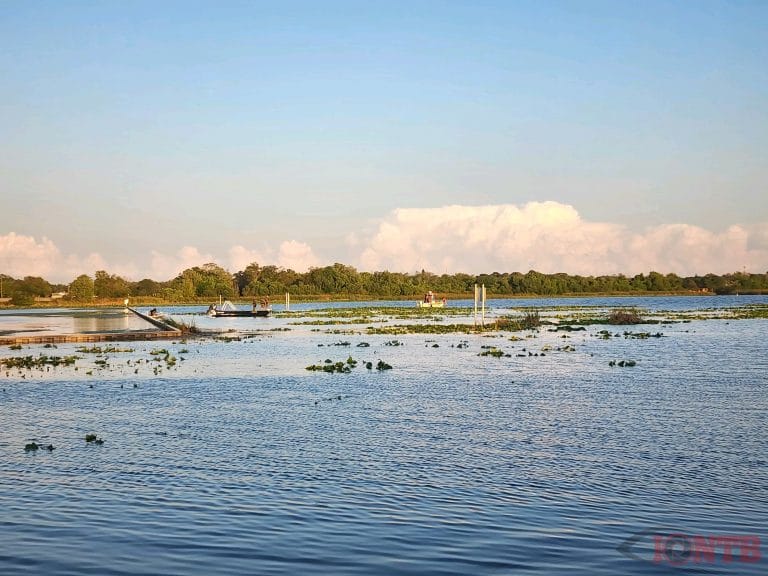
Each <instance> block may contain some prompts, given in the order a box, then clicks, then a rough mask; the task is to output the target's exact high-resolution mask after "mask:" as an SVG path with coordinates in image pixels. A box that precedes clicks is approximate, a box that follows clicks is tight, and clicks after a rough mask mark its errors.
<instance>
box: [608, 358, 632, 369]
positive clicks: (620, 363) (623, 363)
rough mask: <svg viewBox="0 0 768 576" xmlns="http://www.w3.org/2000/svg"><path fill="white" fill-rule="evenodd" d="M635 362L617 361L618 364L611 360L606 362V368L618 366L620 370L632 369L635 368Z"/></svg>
mask: <svg viewBox="0 0 768 576" xmlns="http://www.w3.org/2000/svg"><path fill="white" fill-rule="evenodd" d="M636 365H637V362H635V361H634V360H619V361H618V362H617V361H616V360H611V361H610V362H608V366H610V367H611V368H613V367H614V366H618V367H620V368H632V367H633V366H636Z"/></svg>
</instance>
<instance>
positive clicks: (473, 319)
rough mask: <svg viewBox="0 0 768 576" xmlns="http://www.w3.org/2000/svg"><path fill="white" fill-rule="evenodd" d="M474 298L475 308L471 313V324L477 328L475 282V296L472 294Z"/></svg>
mask: <svg viewBox="0 0 768 576" xmlns="http://www.w3.org/2000/svg"><path fill="white" fill-rule="evenodd" d="M474 299H475V300H474V301H475V309H474V312H473V313H472V324H474V326H475V328H477V284H475V296H474Z"/></svg>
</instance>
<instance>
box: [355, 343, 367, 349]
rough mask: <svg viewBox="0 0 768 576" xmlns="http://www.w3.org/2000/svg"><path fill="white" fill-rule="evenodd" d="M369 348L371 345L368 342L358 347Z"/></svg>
mask: <svg viewBox="0 0 768 576" xmlns="http://www.w3.org/2000/svg"><path fill="white" fill-rule="evenodd" d="M369 346H370V344H368V342H360V343H359V344H358V345H357V347H358V348H368V347H369Z"/></svg>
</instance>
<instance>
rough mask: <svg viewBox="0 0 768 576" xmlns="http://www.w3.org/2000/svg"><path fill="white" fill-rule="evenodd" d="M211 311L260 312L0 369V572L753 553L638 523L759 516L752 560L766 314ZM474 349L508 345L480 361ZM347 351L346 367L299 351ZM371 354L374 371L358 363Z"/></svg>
mask: <svg viewBox="0 0 768 576" xmlns="http://www.w3.org/2000/svg"><path fill="white" fill-rule="evenodd" d="M713 300H714V299H713ZM722 301H723V300H720V301H719V302H722ZM701 303H702V300H701V299H687V301H686V303H685V304H684V305H681V306H679V307H678V308H675V307H673V306H672V305H668V306H666V307H664V306H659V305H658V300H650V299H645V300H642V301H641V302H640V304H638V305H641V306H645V307H646V308H648V309H666V310H673V309H674V310H677V309H686V310H690V309H696V307H697V306H701V307H702V308H704V307H709V305H706V306H702V305H701ZM584 304H585V301H578V300H574V299H568V300H567V302H566V303H565V304H564V305H576V306H578V305H584ZM545 305H550V306H552V305H555V306H559V305H561V304H560V303H559V302H558V303H554V304H553V303H552V302H551V301H547V302H543V301H539V304H538V306H545ZM588 305H596V306H611V305H613V304H612V303H611V302H596V303H595V302H588ZM622 305H623V304H622ZM729 305H736V304H734V303H731V304H729ZM510 306H520V304H519V302H518V301H514V303H512V304H510ZM654 306H656V308H653V307H654ZM177 312H179V313H182V312H184V311H183V310H177ZM201 321H203V319H201ZM204 321H208V320H207V319H205V320H204ZM226 322H234V323H235V324H233V325H232V326H233V327H238V326H240V327H242V326H243V324H242V323H243V322H250V324H249V325H248V327H249V328H253V327H257V328H259V329H263V330H265V331H264V332H262V333H260V334H253V335H251V336H252V337H243V338H242V339H240V340H235V341H231V342H227V341H222V340H217V339H203V340H190V341H188V342H184V343H182V342H175V343H172V342H160V343H158V342H151V343H149V342H148V343H143V342H138V343H136V342H132V343H130V344H129V346H130V347H131V349H132V351H131V352H127V351H123V352H114V353H110V354H106V355H104V357H106V359H107V365H106V366H104V367H102V368H98V369H91V368H89V366H92V364H93V361H94V359H95V358H96V356H94V355H93V354H90V355H89V354H80V356H82V357H83V358H82V360H79V361H78V369H77V370H75V369H74V368H72V367H57V368H50V369H48V370H45V369H44V370H32V371H26V372H21V371H14V370H7V371H4V372H3V374H2V375H0V384H1V385H2V392H0V402H1V404H0V406H1V409H0V573H1V574H126V575H128V574H131V575H134V574H137V575H138V574H200V575H202V574H206V575H207V574H457V575H458V574H549V573H552V574H565V573H568V574H584V575H587V574H606V575H607V574H666V573H670V572H675V571H680V572H683V573H686V574H694V573H695V574H722V573H739V574H764V573H765V572H766V561H765V560H764V559H763V560H761V561H760V562H758V563H744V562H736V561H734V562H731V563H724V562H723V560H722V557H721V556H722V555H721V554H718V558H717V559H716V561H715V562H714V563H699V564H693V563H692V562H688V563H687V564H686V565H685V566H683V567H682V568H673V567H671V566H670V565H669V564H668V563H666V562H662V563H654V562H653V561H652V559H653V549H652V546H653V540H652V536H649V535H650V534H653V533H662V534H669V533H674V532H681V533H686V534H691V535H693V534H702V535H732V534H742V535H757V536H759V537H760V538H761V542H762V552H763V555H765V552H766V550H765V546H766V544H765V542H766V537H768V534H766V530H765V527H766V525H768V474H767V473H766V470H767V468H766V464H767V461H768V448H766V446H768V432H767V431H766V422H767V421H768V419H767V418H766V417H767V416H768V394H767V390H768V389H767V388H766V386H767V385H768V376H767V374H768V353H767V352H768V345H766V329H768V321H766V320H764V319H754V320H734V321H727V320H698V321H692V322H690V323H679V324H671V325H663V326H659V325H655V326H640V327H631V328H617V327H611V330H610V331H611V332H612V333H616V334H618V337H617V336H610V337H609V338H608V339H603V338H601V337H599V334H598V332H599V330H601V329H604V328H605V326H589V327H587V330H585V331H583V332H572V333H563V332H549V331H547V330H546V329H542V330H540V331H539V332H538V333H535V334H532V333H530V332H529V333H528V334H529V335H530V336H534V337H529V338H525V333H517V335H518V336H522V337H523V339H522V340H520V341H511V340H509V337H510V336H511V334H510V333H493V334H491V336H492V337H488V335H464V334H448V335H433V334H427V335H419V334H416V335H405V336H397V337H396V339H397V340H398V341H399V342H400V343H401V345H400V346H391V345H387V342H390V343H391V341H392V340H393V339H394V338H393V337H392V336H379V335H365V334H349V333H347V334H329V333H326V332H325V330H326V329H333V328H334V326H320V327H317V326H309V325H307V326H298V325H292V326H290V327H291V328H292V329H291V330H290V331H279V332H278V331H275V332H270V331H269V330H270V329H271V328H275V327H283V328H284V327H286V326H289V325H288V323H287V322H286V320H285V319H279V318H269V319H266V320H264V319H236V320H227V321H226ZM238 322H239V323H241V324H237V323H238ZM255 323H258V324H255ZM347 328H349V327H347ZM313 329H314V330H318V329H320V331H318V332H314V331H312V330H313ZM352 329H354V330H357V331H364V327H361V326H357V327H352ZM625 329H627V330H642V331H651V332H657V331H662V332H663V336H662V337H659V338H654V337H651V338H647V339H635V338H625V337H624V336H623V335H622V333H623V331H624V330H625ZM563 336H567V338H563ZM343 342H349V345H346V346H343V345H334V344H340V343H343ZM362 342H366V343H368V344H369V346H368V347H362V346H358V344H360V343H362ZM465 343H466V346H465ZM320 344H322V346H320ZM435 345H437V346H435ZM459 345H461V346H460V347H459ZM491 345H492V346H496V347H498V348H499V349H501V350H503V351H504V352H505V353H507V354H509V357H501V358H494V357H482V356H478V354H479V353H481V352H482V351H483V350H487V349H484V348H482V347H483V346H491ZM127 346H128V345H126V347H124V348H123V349H124V350H125V349H127ZM565 346H569V348H568V349H567V350H571V349H573V351H566V349H565V348H564V347H565ZM161 347H164V348H166V349H167V350H168V355H169V356H173V357H174V358H175V359H177V360H178V361H177V362H176V363H175V364H173V365H169V364H168V363H167V362H165V361H162V358H164V355H163V354H162V353H161V354H156V355H154V356H153V355H151V354H150V353H151V352H152V351H153V350H155V351H156V350H157V349H158V348H161ZM76 348H77V346H76V345H59V346H58V348H57V349H56V350H55V351H51V350H44V349H43V347H42V346H31V347H29V348H28V349H25V351H22V352H21V353H23V354H34V355H36V354H39V353H43V352H44V353H47V354H51V353H53V352H55V353H56V354H60V355H66V354H73V353H75V349H76ZM558 348H559V350H558ZM13 354H17V355H18V354H20V352H15V353H11V352H7V350H0V357H5V356H10V355H13ZM350 356H351V357H353V358H354V359H356V360H358V362H359V363H358V365H357V366H356V367H354V368H353V369H351V372H350V373H348V374H327V373H323V372H310V371H307V370H305V367H306V366H307V365H310V364H323V363H324V361H325V360H326V359H329V360H332V361H333V362H336V361H346V360H347V358H348V357H350ZM99 358H101V357H99ZM182 358H183V360H182ZM380 359H381V360H384V361H385V362H387V363H389V364H390V365H392V366H393V368H392V370H387V371H381V372H380V371H377V370H375V369H372V370H368V369H366V368H365V366H364V365H363V364H362V362H364V361H371V362H372V363H373V364H374V365H375V364H376V362H377V361H378V360H380ZM629 359H632V360H634V361H635V362H636V366H635V367H631V368H629V367H624V368H619V367H611V366H609V362H610V361H612V360H614V361H620V360H629ZM88 363H90V364H88ZM160 367H161V368H160ZM87 372H91V373H90V374H87ZM22 376H23V377H22ZM86 433H95V434H97V435H98V436H99V437H101V438H103V439H104V444H103V445H100V446H97V445H93V444H89V443H86V442H85V441H84V436H85V434H86ZM32 440H35V441H37V442H38V443H40V444H41V445H48V444H52V445H54V446H55V449H54V450H53V451H52V452H48V451H47V450H38V451H37V452H36V453H33V452H25V451H24V446H25V444H26V443H29V442H31V441H32ZM635 534H638V535H639V536H638V538H637V539H636V540H635V541H633V542H630V544H631V550H629V553H628V552H627V549H626V546H625V548H624V553H622V552H621V551H619V550H618V549H617V548H618V547H620V545H621V544H622V542H625V541H626V540H627V539H628V538H630V537H632V536H633V535H635Z"/></svg>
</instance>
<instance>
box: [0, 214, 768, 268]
mask: <svg viewBox="0 0 768 576" xmlns="http://www.w3.org/2000/svg"><path fill="white" fill-rule="evenodd" d="M328 235H329V237H334V236H338V238H339V249H340V251H341V248H342V244H344V249H345V250H347V251H348V250H350V249H351V250H353V256H352V258H351V259H349V258H348V257H343V256H341V255H340V254H334V253H318V252H317V251H316V249H315V248H314V247H313V246H311V245H309V244H308V243H306V242H304V241H302V240H301V239H297V238H286V239H285V240H282V241H279V242H277V243H275V244H274V245H273V246H268V245H267V246H266V247H264V246H260V247H258V248H254V247H249V246H243V245H239V244H235V245H232V246H231V247H230V248H229V249H228V250H226V251H225V253H213V252H212V251H209V250H207V249H206V248H205V247H201V246H181V247H180V248H179V249H178V250H177V251H176V252H174V253H163V252H160V251H158V250H152V251H150V253H149V254H141V255H139V256H138V257H137V256H136V255H133V256H131V257H125V258H124V259H120V258H106V257H105V256H103V255H102V254H100V253H99V251H98V249H96V250H95V251H94V252H92V253H89V254H72V253H66V252H64V251H62V250H61V249H60V248H59V247H58V246H57V244H56V243H55V242H54V240H52V239H49V238H46V237H41V238H36V237H33V236H28V235H24V234H18V233H16V232H14V231H9V232H6V233H5V234H0V273H3V274H8V275H10V276H17V277H21V276H42V277H45V278H49V279H51V280H53V281H57V282H68V281H70V280H71V279H72V278H73V277H75V276H77V275H78V274H82V273H85V274H92V273H93V272H94V271H95V270H109V271H110V272H112V273H115V274H119V275H121V276H124V277H126V278H129V279H134V280H138V279H140V278H153V279H157V280H165V279H169V278H173V277H175V276H176V275H177V274H179V273H180V272H181V271H182V270H185V269H187V268H190V267H193V266H199V265H201V264H204V263H207V262H217V263H219V264H221V265H222V266H224V267H225V268H227V269H229V270H231V271H233V272H234V271H238V270H242V269H244V268H245V267H246V266H247V265H248V264H250V263H252V262H258V263H260V264H274V265H276V266H278V267H281V268H287V269H292V270H295V271H297V272H305V271H307V270H309V269H310V268H313V267H318V266H323V265H327V264H330V263H333V262H335V261H340V260H347V261H348V262H349V263H350V264H351V265H354V266H356V267H357V268H358V269H359V270H361V271H374V270H389V271H393V272H415V271H419V270H422V269H423V270H428V271H431V272H435V273H440V274H442V273H447V274H454V273H459V272H464V273H469V274H478V273H484V272H491V271H500V272H511V271H523V272H524V271H528V270H537V271H540V272H544V273H557V272H565V273H568V274H580V275H606V274H625V275H635V274H638V273H642V272H648V271H651V270H655V271H660V272H664V273H668V272H673V273H676V274H679V275H682V276H689V275H695V274H706V273H714V274H724V273H728V272H735V271H741V270H745V269H746V270H747V271H751V272H760V273H762V272H765V271H766V270H768V223H761V224H752V225H742V224H732V225H730V226H727V227H725V228H723V229H721V230H708V229H705V228H702V227H700V226H696V225H693V224H686V223H669V224H663V225H659V226H655V227H651V228H647V229H645V230H642V231H639V232H638V231H632V230H629V229H628V228H627V227H626V226H622V225H620V224H616V223H611V222H593V221H589V220H586V219H584V218H582V217H581V215H580V214H579V213H578V211H577V210H576V209H575V208H574V207H573V206H570V205H567V204H562V203H559V202H551V201H548V202H529V203H527V204H522V205H515V204H498V205H487V206H462V205H451V206H442V207H437V208H399V209H396V210H393V211H392V212H391V213H389V214H388V215H386V216H385V217H384V218H381V219H379V220H378V221H377V222H376V225H375V226H374V229H373V232H372V233H370V234H369V235H367V236H361V235H359V234H352V233H350V232H348V231H342V230H332V229H331V230H329V231H328ZM350 237H351V238H353V240H352V241H351V242H350V240H349V238H350ZM326 251H327V250H326Z"/></svg>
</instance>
